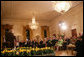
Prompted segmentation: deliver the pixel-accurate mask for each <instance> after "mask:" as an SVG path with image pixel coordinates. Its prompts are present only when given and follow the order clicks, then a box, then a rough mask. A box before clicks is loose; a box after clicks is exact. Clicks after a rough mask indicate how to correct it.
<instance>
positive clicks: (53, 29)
mask: <svg viewBox="0 0 84 57" xmlns="http://www.w3.org/2000/svg"><path fill="white" fill-rule="evenodd" d="M59 21H64V22H65V23H66V24H67V27H68V28H67V30H66V31H65V33H66V35H67V36H70V37H71V36H72V35H71V28H72V26H73V25H74V24H76V25H77V26H76V29H77V35H78V33H80V32H83V3H81V4H79V5H77V6H76V7H74V8H72V9H70V10H69V11H68V12H66V13H64V14H62V15H61V16H58V17H57V18H55V19H54V20H52V22H51V23H50V34H51V35H52V34H53V33H55V34H58V33H59V31H61V34H62V33H63V30H60V29H59V25H58V24H59Z"/></svg>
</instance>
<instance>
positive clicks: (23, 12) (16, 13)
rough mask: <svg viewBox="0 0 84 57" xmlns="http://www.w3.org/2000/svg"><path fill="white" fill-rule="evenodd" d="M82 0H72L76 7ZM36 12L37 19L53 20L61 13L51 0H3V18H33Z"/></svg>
mask: <svg viewBox="0 0 84 57" xmlns="http://www.w3.org/2000/svg"><path fill="white" fill-rule="evenodd" d="M81 2H82V1H72V7H75V6H76V5H78V4H79V3H81ZM33 12H34V13H35V16H36V20H44V21H46V20H48V21H49V20H52V19H53V18H56V17H57V16H58V15H60V14H59V13H58V12H56V11H55V10H54V8H53V3H52V2H50V1H1V19H20V20H24V19H28V20H31V19H32V14H33Z"/></svg>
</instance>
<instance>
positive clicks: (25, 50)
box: [1, 47, 54, 56]
mask: <svg viewBox="0 0 84 57" xmlns="http://www.w3.org/2000/svg"><path fill="white" fill-rule="evenodd" d="M50 53H54V51H53V50H52V49H51V48H50V47H44V48H38V47H36V48H31V47H20V48H16V50H11V49H5V50H3V51H1V55H2V56H36V55H44V54H50Z"/></svg>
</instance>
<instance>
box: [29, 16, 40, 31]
mask: <svg viewBox="0 0 84 57" xmlns="http://www.w3.org/2000/svg"><path fill="white" fill-rule="evenodd" d="M29 26H30V28H31V29H33V30H35V29H37V28H38V23H36V21H35V17H33V18H32V23H30V24H29Z"/></svg>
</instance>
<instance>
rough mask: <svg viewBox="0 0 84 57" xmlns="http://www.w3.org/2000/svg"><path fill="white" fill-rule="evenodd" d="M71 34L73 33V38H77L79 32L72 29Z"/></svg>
mask: <svg viewBox="0 0 84 57" xmlns="http://www.w3.org/2000/svg"><path fill="white" fill-rule="evenodd" d="M71 32H72V37H73V36H76V37H77V31H76V29H72V30H71Z"/></svg>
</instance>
